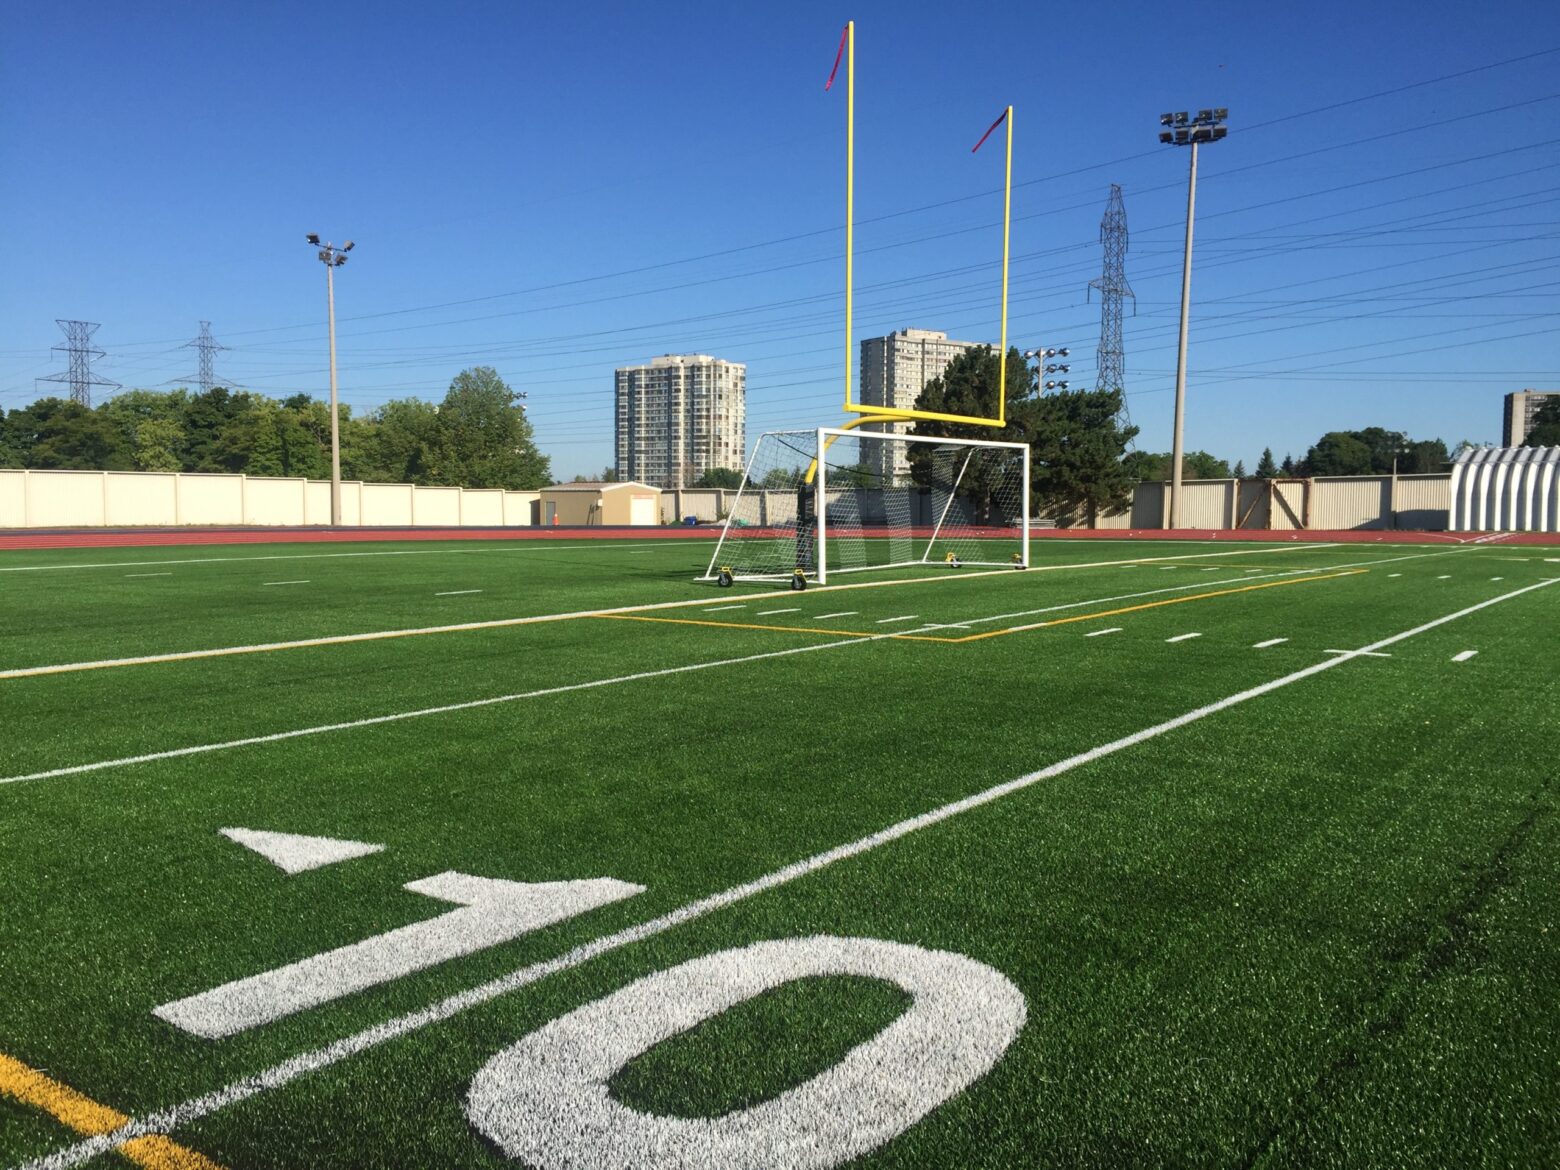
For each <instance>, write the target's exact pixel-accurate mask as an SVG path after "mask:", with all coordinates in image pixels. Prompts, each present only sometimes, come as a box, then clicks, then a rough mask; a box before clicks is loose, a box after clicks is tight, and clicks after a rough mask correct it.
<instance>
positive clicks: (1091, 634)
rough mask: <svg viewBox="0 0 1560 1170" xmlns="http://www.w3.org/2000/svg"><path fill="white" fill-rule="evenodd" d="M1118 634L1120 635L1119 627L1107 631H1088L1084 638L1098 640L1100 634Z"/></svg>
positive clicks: (1112, 627)
mask: <svg viewBox="0 0 1560 1170" xmlns="http://www.w3.org/2000/svg"><path fill="white" fill-rule="evenodd" d="M1119 633H1121V627H1120V626H1111V627H1110V628H1109V629H1107V630H1090V631H1089V632H1088V633H1087V634H1085V635H1084V637H1085V638H1098V637H1100V636H1101V635H1102V634H1119Z"/></svg>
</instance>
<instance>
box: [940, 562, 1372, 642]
mask: <svg viewBox="0 0 1560 1170" xmlns="http://www.w3.org/2000/svg"><path fill="white" fill-rule="evenodd" d="M1369 571H1370V570H1369V569H1346V570H1344V571H1343V572H1341V573H1323V574H1321V575H1320V576H1316V577H1290V578H1288V579H1286V580H1283V581H1262V582H1259V583H1257V584H1255V585H1240V586H1237V587H1236V588H1234V589H1216V590H1214V591H1213V592H1211V593H1194V594H1192V595H1191V596H1190V597H1168V598H1166V599H1165V600H1163V601H1145V602H1144V603H1143V604H1142V605H1129V606H1126V607H1124V608H1122V609H1106V610H1101V611H1099V612H1098V613H1080V614H1074V615H1073V616H1072V617H1064V618H1052V619H1051V620H1050V621H1048V622H1035V623H1034V624H1033V625H1029V626H1010V627H1008V628H1007V629H1005V630H988V631H987V632H986V633H984V634H969V635H967V636H966V637H963V638H954V639H950V640H951V641H955V642H978V641H980V640H981V639H982V638H1000V637H1001V636H1002V635H1003V634H1020V633H1023V632H1024V631H1025V630H1039V629H1044V628H1045V627H1047V626H1065V625H1068V624H1070V623H1072V622H1086V621H1089V620H1091V619H1093V618H1108V617H1116V616H1117V615H1119V614H1124V613H1137V612H1138V611H1139V610H1144V609H1158V608H1159V607H1160V606H1163V605H1183V604H1185V603H1186V602H1188V601H1206V600H1207V599H1208V598H1210V597H1228V596H1230V595H1231V594H1233V593H1251V592H1253V591H1255V590H1257V589H1278V588H1280V587H1282V586H1284V585H1303V584H1304V583H1305V582H1307V581H1331V580H1333V579H1334V578H1337V577H1354V576H1357V575H1358V574H1360V573H1368V572H1369Z"/></svg>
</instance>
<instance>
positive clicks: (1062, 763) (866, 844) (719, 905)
mask: <svg viewBox="0 0 1560 1170" xmlns="http://www.w3.org/2000/svg"><path fill="white" fill-rule="evenodd" d="M1557 580H1560V578H1554V579H1550V580H1545V581H1540V582H1539V583H1538V584H1536V585H1528V586H1526V587H1524V588H1522V589H1518V590H1515V591H1513V592H1511V593H1506V594H1503V595H1501V596H1500V597H1493V598H1490V599H1489V600H1488V601H1481V602H1478V603H1477V604H1475V605H1471V606H1468V607H1467V608H1466V609H1460V610H1457V611H1456V612H1455V613H1449V614H1446V615H1445V616H1443V617H1438V618H1435V619H1433V620H1431V621H1428V622H1425V623H1424V624H1423V625H1418V626H1415V627H1414V628H1413V629H1411V630H1404V631H1403V632H1402V633H1399V634H1393V635H1392V636H1391V637H1388V638H1383V639H1381V640H1380V641H1377V642H1373V643H1371V644H1370V645H1369V646H1365V647H1363V648H1361V649H1360V650H1358V651H1355V652H1353V653H1354V654H1356V655H1357V654H1369V653H1374V652H1375V651H1378V650H1381V649H1382V648H1384V647H1387V646H1392V645H1395V644H1396V643H1398V642H1402V641H1406V640H1407V639H1409V638H1413V637H1415V636H1417V635H1419V634H1423V633H1425V632H1426V631H1428V630H1433V629H1435V628H1437V627H1438V626H1443V625H1446V624H1447V623H1448V622H1453V621H1456V620H1458V619H1459V618H1464V617H1467V616H1468V615H1469V614H1473V613H1477V612H1478V611H1479V610H1481V609H1487V608H1488V607H1490V606H1492V605H1499V604H1500V603H1501V602H1504V601H1510V600H1511V599H1512V598H1514V597H1520V596H1521V595H1522V594H1524V593H1530V592H1532V591H1533V590H1535V589H1542V588H1544V587H1545V586H1548V585H1553V584H1555V583H1556V581H1557ZM829 645H840V643H829ZM815 648H816V647H815ZM1348 661H1349V659H1348V658H1329V659H1327V660H1325V661H1322V662H1318V663H1315V664H1313V665H1311V666H1307V667H1304V668H1302V669H1300V670H1297V671H1294V672H1292V673H1290V674H1286V675H1283V676H1282V677H1280V678H1276V679H1273V680H1272V681H1270V682H1265V683H1262V684H1260V685H1258V686H1255V687H1251V688H1249V689H1247V690H1244V691H1239V692H1237V693H1236V694H1233V695H1228V696H1226V697H1225V698H1222V699H1218V700H1216V701H1214V702H1212V703H1208V704H1205V705H1204V706H1201V707H1197V708H1195V709H1193V710H1191V711H1187V712H1186V713H1185V714H1182V715H1177V716H1176V717H1175V718H1173V719H1167V720H1165V721H1164V722H1163V723H1156V724H1154V725H1153V726H1151V727H1145V728H1143V729H1142V730H1141V731H1135V732H1133V733H1132V734H1130V735H1125V736H1122V737H1121V738H1120V739H1115V740H1111V741H1110V742H1109V743H1104V744H1101V745H1099V746H1098V747H1095V748H1090V749H1089V750H1088V751H1085V752H1080V753H1078V754H1077V755H1074V756H1069V757H1068V758H1067V759H1065V760H1059V761H1058V762H1056V763H1054V764H1050V765H1048V766H1046V767H1044V768H1040V769H1037V770H1036V771H1033V772H1029V773H1027V774H1025V775H1023V776H1019V777H1017V778H1016V779H1013V780H1008V781H1006V782H1005V783H1002V784H997V785H994V786H992V787H990V788H987V789H984V790H983V791H981V792H977V793H974V794H973V795H971V796H966V797H964V798H963V799H961V800H955V801H951V802H950V803H948V804H944V805H942V806H940V807H938V808H934V809H932V810H930V811H929V812H924V813H921V814H920V815H919V816H914V817H910V818H908V819H907V820H902V821H899V822H898V823H896V824H893V825H890V826H888V827H887V828H885V829H881V830H879V831H878V832H876V833H872V834H870V835H868V836H866V837H861V838H859V839H857V840H855V841H851V842H849V843H847V844H844V845H838V846H835V847H834V848H833V849H828V850H825V851H823V852H822V853H815V854H813V855H812V856H811V857H807V858H804V859H803V860H801V861H797V862H794V863H792V864H791V865H787V866H784V867H782V868H780V869H777V870H773V871H771V872H769V873H767V874H764V875H763V876H762V877H758V878H755V879H754V880H752V881H749V882H744V883H742V884H741V885H736V886H732V887H730V888H729V889H725V890H722V891H720V892H719V893H716V894H710V895H708V896H707V897H703V898H698V899H696V900H694V901H692V902H688V903H686V904H685V905H683V906H681V907H679V908H677V909H676V910H672V911H670V912H669V913H666V914H662V915H660V916H659V917H656V918H652V919H650V920H649V921H647V922H641V923H639V924H638V925H635V926H629V927H625V928H624V929H622V930H618V931H614V932H613V933H611V934H608V935H605V936H603V937H601V938H598V939H594V940H593V941H591V942H588V943H584V944H582V945H580V946H577V947H575V948H573V949H572V950H569V951H567V952H565V953H564V954H562V955H559V956H558V957H556V958H553V959H546V960H543V961H542V962H539V963H531V964H529V965H527V966H525V967H519V968H517V969H515V970H513V971H511V972H509V974H507V975H501V976H499V977H498V978H496V979H490V980H488V981H487V982H486V983H480V984H478V985H477V986H476V987H472V988H469V989H468V990H466V991H462V992H458V993H456V994H454V995H449V996H446V997H444V998H443V999H440V1000H437V1001H435V1002H434V1003H432V1004H430V1005H429V1006H428V1007H425V1008H422V1009H420V1010H418V1011H415V1012H408V1013H407V1014H405V1015H401V1016H396V1017H394V1018H393V1019H389V1020H386V1021H384V1022H383V1023H380V1024H376V1025H374V1026H373V1027H370V1028H365V1029H364V1030H363V1031H361V1032H358V1033H356V1034H354V1035H351V1036H347V1037H345V1038H343V1039H341V1040H337V1041H335V1042H334V1043H332V1044H327V1045H325V1046H323V1047H321V1048H316V1049H315V1050H313V1051H312V1052H304V1053H301V1054H299V1055H298V1056H294V1057H290V1058H289V1059H287V1060H284V1061H282V1062H280V1063H279V1064H274V1065H272V1066H271V1067H270V1068H268V1069H266V1070H264V1071H263V1072H260V1073H256V1074H254V1075H252V1076H247V1077H243V1078H241V1079H239V1080H237V1081H234V1082H232V1083H231V1084H228V1085H226V1086H225V1087H223V1088H220V1089H216V1090H214V1091H213V1092H210V1093H206V1094H203V1095H202V1096H199V1097H193V1098H191V1099H190V1100H188V1101H185V1102H183V1103H182V1104H179V1105H175V1106H173V1107H171V1108H168V1109H163V1110H159V1111H158V1112H156V1113H151V1114H147V1115H146V1116H144V1117H141V1118H139V1119H134V1120H131V1121H130V1122H128V1123H126V1124H125V1125H122V1126H120V1127H119V1128H118V1129H116V1130H114V1131H112V1132H111V1133H106V1134H100V1135H98V1136H96V1137H92V1138H87V1139H85V1140H83V1141H78V1142H76V1143H74V1144H72V1145H69V1146H66V1147H64V1148H63V1149H61V1150H58V1151H56V1152H55V1153H53V1154H49V1155H47V1156H45V1157H42V1158H37V1159H34V1160H33V1161H31V1162H28V1163H26V1164H25V1165H24V1166H23V1167H21V1170H65V1168H66V1167H71V1166H79V1165H81V1164H82V1163H83V1162H86V1161H88V1160H90V1159H92V1158H94V1157H96V1156H97V1155H99V1154H103V1153H107V1152H108V1151H109V1150H111V1149H113V1148H114V1147H115V1146H118V1145H121V1144H122V1143H124V1142H126V1141H129V1140H130V1139H131V1138H134V1137H140V1136H143V1135H146V1134H154V1133H155V1134H166V1133H171V1132H172V1131H174V1130H175V1129H178V1128H179V1127H180V1126H183V1125H187V1124H189V1123H190V1122H192V1121H195V1120H197V1119H199V1118H202V1117H206V1116H209V1115H210V1114H213V1113H216V1112H218V1111H219V1110H222V1109H226V1108H227V1107H229V1106H231V1105H235V1104H237V1103H239V1102H240V1101H247V1100H249V1099H250V1098H253V1097H258V1096H259V1095H260V1094H262V1093H265V1092H268V1091H270V1090H272V1089H278V1088H281V1087H282V1086H283V1085H287V1084H289V1083H291V1082H292V1081H295V1080H297V1079H298V1078H299V1077H302V1076H305V1075H307V1074H309V1073H312V1072H317V1071H319V1070H320V1069H324V1068H329V1067H330V1066H331V1065H334V1064H337V1063H339V1062H341V1061H343V1060H345V1059H346V1058H347V1057H349V1056H355V1055H356V1054H358V1053H360V1052H365V1051H367V1050H369V1049H371V1048H376V1047H378V1046H379V1045H381V1044H384V1043H386V1042H387V1041H390V1040H397V1039H400V1038H401V1037H402V1036H407V1035H410V1034H411V1033H413V1032H416V1031H419V1030H421V1029H423V1028H426V1027H428V1026H429V1025H432V1024H437V1023H440V1022H442V1021H444V1020H448V1019H451V1018H453V1017H454V1016H457V1015H459V1014H461V1013H462V1012H465V1011H468V1010H470V1009H471V1008H474V1007H479V1006H481V1005H482V1004H485V1003H490V1002H491V1001H493V1000H495V999H497V998H498V997H499V996H502V995H507V994H508V993H510V992H512V991H517V990H519V989H520V988H522V987H528V986H530V985H531V984H533V983H536V982H538V981H539V980H542V979H545V978H546V977H547V976H549V975H555V974H558V973H560V972H563V971H570V970H573V969H574V968H576V967H580V966H582V965H584V964H585V963H588V962H590V961H591V960H592V959H595V958H598V957H600V956H601V955H605V954H609V953H611V952H612V951H616V950H620V949H621V948H623V947H626V946H630V945H632V944H634V943H637V942H642V941H643V940H645V939H647V938H653V937H655V936H656V935H660V934H664V933H666V932H667V931H669V930H672V929H673V928H675V927H678V926H682V925H683V924H685V923H688V922H692V921H695V920H696V919H700V918H704V917H706V916H707V915H710V914H713V913H715V912H717V911H719V910H724V909H725V908H726V907H728V906H732V905H735V904H736V903H738V902H742V901H745V900H747V899H748V898H751V897H753V896H755V895H757V894H762V893H766V892H768V891H769V890H773V889H777V888H778V887H780V886H784V885H787V884H788V883H790V882H794V881H796V880H797V879H798V878H802V877H807V876H808V875H810V874H814V873H818V872H819V871H821V870H824V869H827V868H828V867H830V866H832V865H834V864H836V863H837V862H840V861H846V860H849V859H850V858H853V857H858V856H860V855H862V854H864V853H869V852H871V851H872V850H874V849H878V848H880V847H882V846H884V845H887V844H890V843H892V842H894V841H898V840H900V839H901V838H903V837H908V836H909V835H910V834H912V833H916V832H919V831H920V830H922V829H928V828H931V827H932V826H934V825H938V824H941V823H942V822H944V821H947V820H951V819H953V818H954V817H957V816H960V815H962V814H964V813H967V812H970V811H971V810H973V809H977V808H981V807H983V806H985V805H988V804H992V803H993V802H995V801H998V800H1001V799H1003V798H1004V797H1007V796H1011V795H1012V794H1013V793H1015V792H1021V791H1023V790H1024V789H1026V788H1030V787H1032V786H1033V785H1035V784H1038V783H1040V782H1041V781H1044V780H1052V779H1055V778H1056V777H1058V776H1062V775H1065V774H1066V773H1068V772H1071V771H1073V770H1074V769H1075V768H1080V767H1083V766H1084V765H1086V764H1092V763H1094V762H1095V761H1097V760H1102V759H1105V758H1106V757H1107V756H1112V755H1115V754H1116V753H1117V752H1121V751H1125V750H1126V749H1128V748H1132V747H1136V746H1137V745H1139V744H1142V743H1148V742H1150V741H1151V740H1154V739H1157V738H1159V737H1160V736H1161V735H1164V734H1166V733H1168V732H1171V731H1176V730H1178V729H1180V728H1182V727H1186V726H1187V725H1188V724H1192V723H1196V722H1197V721H1199V720H1201V719H1206V718H1208V717H1209V716H1210V715H1216V714H1218V713H1219V712H1221V711H1227V710H1229V709H1230V708H1231V707H1236V706H1239V705H1240V704H1242V703H1247V702H1250V701H1251V700H1253V699H1257V698H1260V697H1262V696H1263V695H1267V694H1271V693H1272V692H1273V691H1277V690H1280V689H1282V688H1284V687H1287V686H1290V685H1292V684H1294V683H1297V682H1300V681H1301V680H1303V679H1307V678H1310V677H1311V676H1312V675H1316V674H1321V673H1322V672H1323V671H1327V670H1332V669H1334V668H1336V667H1339V666H1341V665H1343V664H1344V663H1345V662H1348Z"/></svg>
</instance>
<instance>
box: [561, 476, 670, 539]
mask: <svg viewBox="0 0 1560 1170" xmlns="http://www.w3.org/2000/svg"><path fill="white" fill-rule="evenodd" d="M541 511H542V515H541V520H542V523H543V524H547V525H552V524H557V525H562V526H567V527H573V528H585V527H590V528H626V527H629V526H631V525H632V526H643V525H653V524H659V523H660V522H661V489H660V488H658V487H652V486H651V485H650V484H647V483H636V482H634V481H633V480H629V481H628V482H626V483H604V482H602V481H599V480H588V481H585V482H582V483H555V484H553V485H552V487H549V488H543V489H542V496H541Z"/></svg>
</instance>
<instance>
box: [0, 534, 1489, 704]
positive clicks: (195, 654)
mask: <svg viewBox="0 0 1560 1170" xmlns="http://www.w3.org/2000/svg"><path fill="white" fill-rule="evenodd" d="M1295 547H1296V549H1297V550H1298V549H1302V548H1314V547H1318V546H1315V545H1297V546H1295ZM1321 547H1334V546H1321ZM476 551H484V550H476ZM1285 551H1289V550H1286V549H1251V550H1247V549H1242V550H1240V551H1238V552H1232V553H1226V554H1218V553H1200V554H1196V555H1199V556H1218V555H1226V556H1247V555H1250V554H1251V553H1253V552H1268V553H1275V552H1285ZM1461 551H1464V550H1461V549H1448V550H1441V551H1437V552H1428V553H1411V554H1409V555H1407V556H1401V557H1388V558H1386V561H1405V560H1413V559H1415V558H1416V557H1431V556H1451V555H1455V554H1456V553H1458V552H1461ZM235 559H244V558H235ZM254 559H261V558H254ZM1121 563H1122V562H1120V561H1098V562H1095V563H1092V564H1086V565H1048V566H1045V567H1044V568H1042V569H1039V570H1031V572H1046V571H1051V570H1058V569H1064V568H1066V569H1098V568H1107V567H1110V566H1113V565H1120V564H1121ZM1381 563H1384V562H1383V561H1382V560H1374V561H1362V562H1357V563H1356V564H1354V565H1337V566H1333V567H1334V568H1340V569H1343V568H1357V567H1359V565H1361V564H1365V565H1373V564H1381ZM1310 571H1312V570H1309V569H1304V570H1302V569H1297V570H1293V572H1310ZM1327 571H1330V570H1327ZM1273 575H1274V576H1284V575H1285V574H1284V573H1283V572H1278V573H1274V574H1273ZM1023 576H1027V574H1025V575H1023ZM982 577H1005V578H1008V579H1009V580H1019V579H1022V576H1021V575H1020V574H1018V573H1015V572H1013V571H1012V570H1011V569H987V570H984V571H981V572H975V573H962V574H960V575H958V576H948V575H946V574H938V575H937V576H934V577H910V578H906V579H903V580H897V581H894V580H890V581H856V582H853V583H851V584H848V585H817V586H814V587H813V589H812V592H814V593H827V592H831V591H835V592H841V591H844V590H850V589H881V588H884V587H888V586H903V585H917V584H929V583H932V582H936V581H974V580H978V579H980V578H982ZM1205 584H1207V582H1205ZM790 596H791V591H790V590H789V589H786V590H776V591H773V592H770V593H755V594H752V595H751V597H750V599H749V600H750V601H763V600H772V601H778V600H780V599H781V598H789V597H790ZM1107 600H1114V599H1107ZM708 604H709V599H708V598H691V599H688V600H685V601H657V602H652V603H649V604H646V605H623V606H617V607H615V608H612V609H585V610H575V611H573V612H570V613H548V614H535V615H532V616H530V617H518V618H491V619H489V620H486V621H480V622H457V623H454V624H452V625H444V626H418V627H413V628H410V629H398V630H375V631H372V632H369V633H363V634H329V635H325V636H323V637H319V638H299V639H296V640H294V641H289V642H260V643H256V644H254V645H248V646H216V647H212V648H210V649H207V650H179V651H171V652H169V653H166V654H145V655H141V656H139V657H134V658H102V659H95V660H88V661H83V662H62V663H56V664H52V665H48V666H22V667H14V668H12V669H10V670H0V680H4V679H10V678H33V677H35V676H38V675H46V674H70V673H74V672H76V671H81V670H108V669H112V668H116V667H121V666H150V665H154V664H157V663H164V662H188V661H192V660H194V659H199V658H224V657H227V656H229V655H235V654H263V653H270V652H273V651H277V650H299V649H308V648H312V647H316V646H342V645H347V644H350V643H354V642H375V641H381V640H384V639H388V638H415V637H424V636H427V635H430V634H456V633H467V632H470V631H473V630H496V629H504V628H507V627H509V626H529V625H538V624H541V623H545V622H561V621H572V620H574V619H575V618H586V617H602V616H610V615H612V614H619V613H651V612H654V611H656V610H662V609H681V608H687V607H692V606H701V605H705V606H707V605H708ZM1089 604H1094V603H1093V602H1078V603H1074V605H1070V606H1055V607H1052V608H1053V609H1055V608H1061V609H1066V608H1073V607H1074V606H1075V605H1089ZM848 612H849V613H852V614H853V613H854V612H855V611H854V610H851V611H848ZM1029 612H1031V613H1046V612H1050V611H1049V610H1032V611H1029ZM1005 616H1008V617H1022V616H1025V615H1024V614H1008V615H1005ZM972 620H973V619H972ZM981 620H992V621H995V620H1000V619H996V618H992V619H981Z"/></svg>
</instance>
